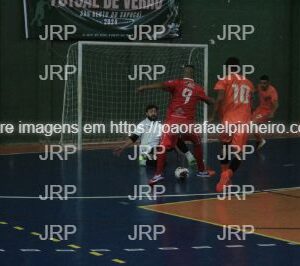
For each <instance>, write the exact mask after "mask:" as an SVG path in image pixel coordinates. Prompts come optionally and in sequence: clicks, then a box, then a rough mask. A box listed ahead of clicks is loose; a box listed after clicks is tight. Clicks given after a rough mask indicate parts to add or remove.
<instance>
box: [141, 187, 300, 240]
mask: <svg viewBox="0 0 300 266" xmlns="http://www.w3.org/2000/svg"><path fill="white" fill-rule="evenodd" d="M291 189H292V188H288V190H291ZM294 189H299V187H294ZM277 190H279V189H277ZM268 192H269V191H264V192H260V193H256V194H264V193H268ZM252 195H253V194H252ZM249 196H250V195H249ZM216 199H217V198H208V199H196V200H187V201H179V202H170V203H162V204H153V205H144V206H138V208H140V209H144V210H147V211H152V212H157V213H162V214H166V215H170V216H174V217H178V218H183V219H187V220H191V221H196V222H202V223H206V224H210V225H214V226H218V227H222V228H224V226H225V225H224V224H219V223H215V222H211V221H207V220H202V219H196V218H191V217H187V216H183V215H180V214H173V213H171V212H167V211H161V210H153V209H151V208H150V207H155V206H161V205H172V204H180V203H186V202H193V201H208V200H216ZM240 231H242V232H244V233H247V231H246V230H244V229H241V230H240ZM253 235H259V236H263V237H267V238H271V239H276V240H279V241H283V242H287V243H294V244H296V245H300V242H297V241H293V240H292V241H291V240H289V239H285V238H280V237H275V236H271V235H267V234H263V233H257V232H254V233H253Z"/></svg>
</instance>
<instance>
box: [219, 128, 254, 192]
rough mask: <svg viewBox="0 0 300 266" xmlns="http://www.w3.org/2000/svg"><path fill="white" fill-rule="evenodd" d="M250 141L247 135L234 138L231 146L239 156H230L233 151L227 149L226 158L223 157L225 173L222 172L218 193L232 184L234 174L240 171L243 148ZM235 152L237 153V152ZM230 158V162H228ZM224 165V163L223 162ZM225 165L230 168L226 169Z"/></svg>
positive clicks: (238, 135) (234, 136) (238, 134)
mask: <svg viewBox="0 0 300 266" xmlns="http://www.w3.org/2000/svg"><path fill="white" fill-rule="evenodd" d="M247 141H248V134H247V133H237V134H234V135H233V136H232V141H231V143H230V144H228V146H229V145H232V147H233V149H237V151H238V155H236V154H235V153H232V154H229V151H231V149H226V150H225V152H226V154H225V157H223V158H224V159H225V160H224V161H223V165H224V166H223V167H224V169H223V171H222V172H221V178H220V180H219V182H218V184H217V186H216V190H217V192H222V191H223V190H224V189H225V187H226V186H228V185H230V184H231V179H232V176H233V174H234V173H235V172H236V171H237V170H238V168H239V167H240V165H241V159H240V158H241V157H242V156H241V152H242V150H243V147H244V146H245V145H246V143H247ZM237 151H235V152H237ZM228 158H230V159H231V160H230V162H229V160H227V159H228ZM228 162H229V164H228ZM221 164H222V162H221ZM225 164H227V165H228V168H227V169H226V167H225Z"/></svg>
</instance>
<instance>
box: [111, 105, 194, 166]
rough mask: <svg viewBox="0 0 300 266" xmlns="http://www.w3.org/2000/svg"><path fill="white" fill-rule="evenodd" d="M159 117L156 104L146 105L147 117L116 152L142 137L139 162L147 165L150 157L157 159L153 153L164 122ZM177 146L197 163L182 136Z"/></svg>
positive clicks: (158, 141) (189, 161) (190, 159)
mask: <svg viewBox="0 0 300 266" xmlns="http://www.w3.org/2000/svg"><path fill="white" fill-rule="evenodd" d="M157 118H158V107H157V106H156V105H148V106H147V107H146V119H144V120H143V121H141V122H140V123H139V124H138V125H137V127H136V130H135V131H134V132H133V133H132V134H131V135H130V136H129V138H128V140H127V141H126V142H125V143H124V144H123V145H121V146H118V147H117V148H116V149H115V150H114V152H115V154H117V155H120V154H121V153H122V151H123V150H124V149H126V148H127V147H129V146H131V145H132V144H133V143H135V142H136V141H137V140H138V139H140V146H139V152H140V153H139V154H140V155H139V164H140V165H141V166H146V163H147V160H148V159H151V160H153V159H155V158H153V157H152V155H153V153H154V151H155V149H156V147H157V146H158V145H159V143H160V139H161V136H162V124H161V122H160V121H158V120H157ZM177 148H178V149H179V150H180V151H181V152H183V153H184V155H185V157H186V158H187V160H188V163H189V165H194V164H196V160H195V157H194V156H193V154H192V153H191V152H190V151H189V150H188V148H187V146H186V144H185V143H184V141H183V140H182V139H181V138H179V139H178V142H177Z"/></svg>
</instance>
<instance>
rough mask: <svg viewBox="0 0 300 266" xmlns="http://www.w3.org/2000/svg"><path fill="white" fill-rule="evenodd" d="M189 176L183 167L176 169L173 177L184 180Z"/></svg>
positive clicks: (187, 170)
mask: <svg viewBox="0 0 300 266" xmlns="http://www.w3.org/2000/svg"><path fill="white" fill-rule="evenodd" d="M189 175H190V172H189V169H187V168H184V167H177V168H176V170H175V176H176V178H177V179H179V180H184V179H186V178H188V177H189Z"/></svg>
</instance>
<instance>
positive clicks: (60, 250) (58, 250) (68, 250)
mask: <svg viewBox="0 0 300 266" xmlns="http://www.w3.org/2000/svg"><path fill="white" fill-rule="evenodd" d="M55 251H57V252H75V250H74V249H56V250H55Z"/></svg>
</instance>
